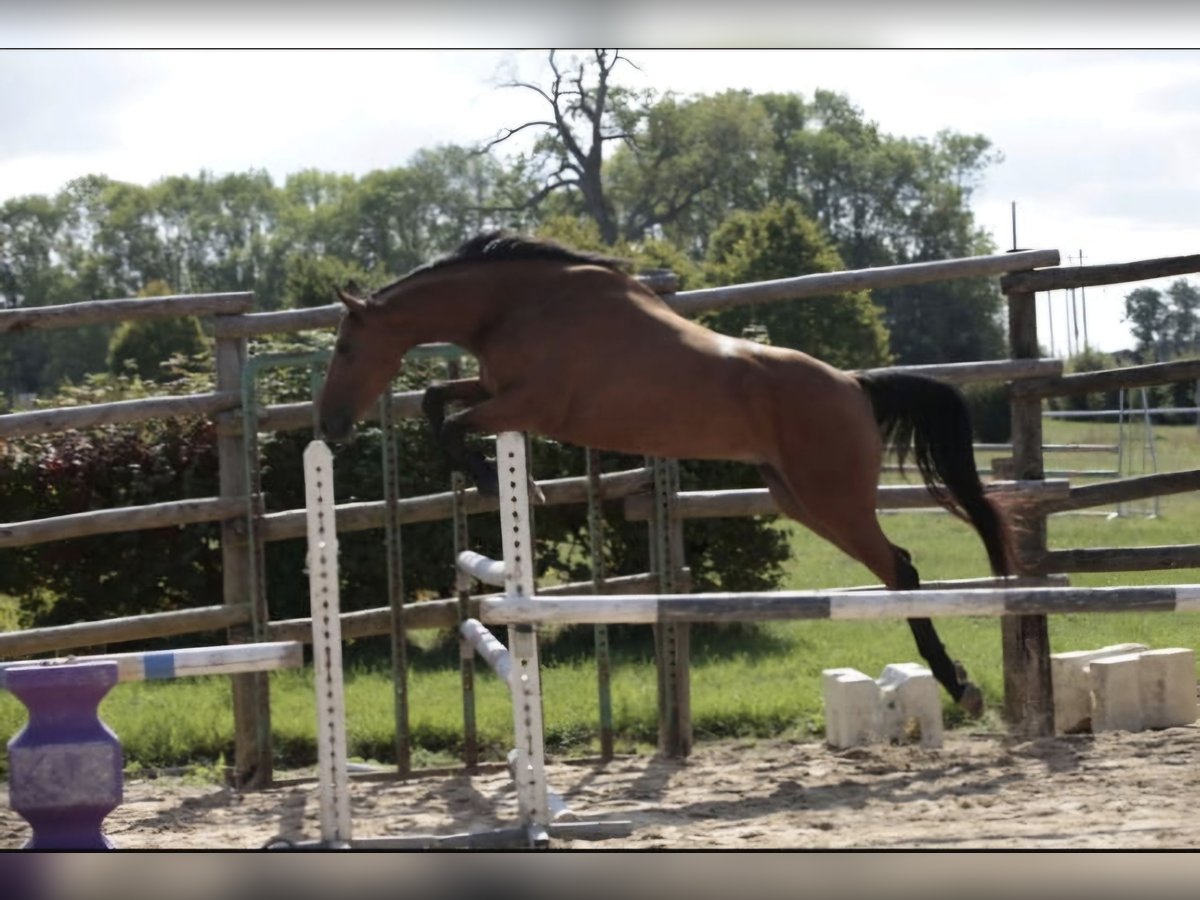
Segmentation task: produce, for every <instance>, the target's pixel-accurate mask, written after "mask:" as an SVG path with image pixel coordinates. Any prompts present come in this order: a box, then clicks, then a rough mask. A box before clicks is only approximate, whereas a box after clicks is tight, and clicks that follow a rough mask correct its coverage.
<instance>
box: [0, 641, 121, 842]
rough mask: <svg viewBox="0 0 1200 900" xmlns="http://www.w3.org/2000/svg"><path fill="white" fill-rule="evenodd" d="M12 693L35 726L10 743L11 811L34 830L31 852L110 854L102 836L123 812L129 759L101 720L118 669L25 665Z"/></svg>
mask: <svg viewBox="0 0 1200 900" xmlns="http://www.w3.org/2000/svg"><path fill="white" fill-rule="evenodd" d="M4 681H5V685H4V686H5V687H7V688H8V690H10V691H12V693H13V694H14V695H15V696H16V697H17V699H18V700H20V701H21V702H22V703H24V704H25V707H26V709H28V710H29V721H28V722H27V723H26V725H25V727H24V728H22V729H21V730H20V731H19V732H17V734H16V736H15V737H13V738H12V740H10V741H9V742H8V793H9V804H10V805H11V806H12V808H13V809H14V810H15V811H16V812H18V813H20V814H21V815H22V816H24V818H25V820H26V821H27V822H29V824H30V825H32V826H33V837H32V838H31V839H30V840H29V842H28V843H26V844H25V849H26V850H111V849H112V847H113V845H112V842H111V841H109V839H108V838H106V837H105V836H104V834H103V832H102V831H101V830H100V826H101V823H102V822H103V821H104V817H105V816H107V815H108V814H109V813H110V812H112V811H113V810H114V809H116V808H117V807H118V806H120V805H121V800H122V796H123V788H124V781H123V775H122V767H123V764H124V754H123V753H122V751H121V743H120V741H118V740H117V736H116V735H115V734H114V733H113V731H112V729H110V728H109V727H108V726H107V725H105V724H104V723H103V722H102V721H100V712H99V706H100V701H101V700H103V699H104V695H105V694H107V693H108V691H109V689H111V688H112V686H113V685H114V684H116V683H117V664H116V663H115V662H96V663H66V664H52V665H30V666H18V667H14V668H11V669H8V670H7V671H6V672H5V673H4Z"/></svg>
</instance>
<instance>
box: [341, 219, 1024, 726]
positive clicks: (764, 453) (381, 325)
mask: <svg viewBox="0 0 1200 900" xmlns="http://www.w3.org/2000/svg"><path fill="white" fill-rule="evenodd" d="M338 297H339V299H340V300H341V302H342V303H343V304H344V305H345V310H344V311H343V315H342V320H341V323H340V325H339V327H338V332H337V341H336V343H335V345H334V353H333V357H332V359H331V360H330V364H329V369H328V372H327V374H326V377H325V382H324V385H323V387H322V389H321V393H320V397H319V400H318V412H319V420H320V429H321V433H322V434H323V435H324V436H325V437H326V438H327V439H329V440H331V441H339V440H344V439H346V438H347V437H348V436H349V435H350V434H351V432H352V430H353V426H354V423H355V422H356V420H358V419H360V418H362V416H363V415H364V414H365V413H366V412H367V410H368V409H369V408H370V407H371V405H372V404H373V403H374V402H375V400H376V399H377V398H378V397H379V396H380V395H381V394H382V393H383V391H384V390H386V389H387V387H388V385H389V384H390V383H391V380H392V378H393V377H394V376H395V375H396V374H397V373H398V372H399V370H400V366H401V362H402V360H403V358H404V355H405V353H406V352H407V351H408V350H409V349H410V348H412V347H414V346H416V345H418V344H424V343H432V342H442V341H445V342H449V343H453V344H456V345H458V346H459V347H461V348H462V349H464V350H466V351H468V352H470V353H471V354H473V355H474V356H475V357H476V359H477V360H478V361H479V371H480V376H479V378H475V379H462V380H456V381H448V382H443V383H440V384H435V385H433V386H431V387H430V388H429V389H428V391H427V392H426V394H425V397H424V403H423V409H424V411H425V414H426V416H427V418H428V420H429V423H430V425H431V427H432V429H433V431H434V434H435V436H436V438H437V440H438V442H439V445H440V446H441V448H442V449H443V450H444V452H445V454H446V457H447V459H448V461H449V463H450V465H451V467H452V468H454V469H457V470H460V471H464V472H468V473H469V474H470V475H471V476H472V477H473V478H474V480H475V482H476V484H477V485H478V486H479V488H480V490H481V491H485V492H493V493H494V492H495V491H496V490H497V481H496V474H495V469H494V466H493V465H491V464H489V463H487V462H486V461H485V460H484V458H483V456H482V454H480V453H478V452H474V451H469V450H468V448H467V445H466V442H465V437H466V435H467V434H468V433H470V432H478V433H483V434H494V433H497V432H500V431H525V432H533V433H535V434H539V435H543V436H545V437H548V438H552V439H554V440H558V441H563V442H565V443H570V444H575V445H576V446H582V447H593V448H596V449H599V450H608V451H613V452H619V453H628V454H642V455H646V456H653V457H668V458H677V459H678V458H683V459H714V460H733V461H740V462H745V463H750V464H753V465H755V466H757V467H758V471H759V472H760V473H761V475H762V479H763V481H764V482H765V483H766V486H767V488H768V490H769V491H770V493H771V496H772V497H773V498H774V499H775V502H776V503H777V504H778V505H779V508H780V509H781V510H782V511H783V512H784V513H785V514H787V515H788V516H790V517H791V518H793V519H795V520H796V521H798V522H800V523H801V524H803V525H805V526H806V527H808V528H809V529H811V530H812V531H814V532H815V533H816V534H818V535H820V536H821V537H823V538H825V539H826V540H828V541H829V542H830V543H832V544H833V545H834V546H836V547H837V548H839V549H840V550H842V551H843V552H844V553H846V554H848V555H849V556H850V557H852V558H853V559H855V560H858V561H859V562H861V563H862V564H863V565H864V566H866V567H867V568H868V569H869V570H870V571H871V572H873V573H874V574H875V575H876V577H878V578H879V579H880V580H881V581H882V582H883V583H884V584H885V585H886V586H887V587H888V589H890V590H901V591H911V590H917V589H919V588H920V586H921V582H920V577H919V575H918V574H917V570H916V568H915V567H914V566H913V564H912V559H911V557H910V555H909V553H908V551H906V550H904V549H903V548H901V547H897V546H894V545H893V544H891V543H890V542H889V541H888V539H887V537H886V536H885V535H884V533H883V531H882V529H881V528H880V526H879V521H878V519H877V518H876V494H877V490H878V483H879V473H880V470H881V461H882V455H883V450H884V446H885V444H888V443H891V444H892V445H893V446H894V447H895V448H896V450H897V453H898V455H899V457H900V460H901V462H903V460H904V458H905V457H906V456H907V454H908V453H909V452H912V454H913V456H914V458H915V462H916V464H917V468H918V470H919V471H920V473H921V476H922V479H923V481H924V482H925V485H926V487H927V488H928V489H929V491H930V493H931V494H932V495H933V496H934V497H935V498H936V500H937V501H938V502H939V503H941V504H942V505H943V506H944V507H946V508H947V509H948V510H950V511H951V512H953V513H955V514H956V515H957V516H958V517H959V518H961V519H963V520H964V521H967V522H969V523H970V524H971V525H973V526H974V528H975V530H976V531H977V532H978V533H979V536H980V538H981V539H982V540H983V543H984V546H985V547H986V549H987V555H988V559H989V561H990V563H991V568H992V570H993V572H994V573H995V574H997V575H1006V574H1008V573H1009V571H1010V565H1011V558H1012V557H1011V543H1010V531H1009V527H1008V525H1007V522H1006V516H1005V514H1004V511H1003V509H1002V508H1001V507H1000V506H999V505H997V504H996V502H995V501H994V500H993V499H992V498H989V497H987V496H985V494H984V491H983V485H982V484H981V483H980V480H979V476H978V474H977V472H976V469H975V460H974V456H973V453H972V448H971V442H972V436H971V424H970V418H969V414H968V411H967V407H966V405H965V403H964V401H963V398H962V395H961V394H960V393H959V392H958V391H957V390H956V389H955V388H953V387H951V386H949V385H947V384H944V383H942V382H939V381H936V380H934V379H932V378H927V377H922V376H917V375H911V374H904V373H894V372H886V373H875V374H864V373H857V374H856V373H851V372H845V371H842V370H840V369H836V368H834V367H833V366H830V365H828V364H826V363H824V362H822V361H821V360H819V359H815V358H814V357H812V356H809V355H807V354H805V353H801V352H799V351H796V350H791V349H787V348H784V347H775V346H769V345H765V344H761V343H757V342H753V341H748V340H742V339H739V338H733V337H728V336H726V335H723V334H718V333H717V332H714V331H711V330H709V329H708V328H705V327H703V326H702V325H700V324H698V323H696V322H694V321H692V320H690V319H686V318H684V317H683V316H681V315H679V314H678V313H676V312H674V311H673V310H672V309H671V308H670V307H669V306H668V305H667V303H666V302H665V301H664V300H663V299H662V298H661V297H659V296H658V295H657V294H655V293H654V292H653V291H651V290H650V289H649V288H647V287H645V286H644V285H642V284H641V283H640V282H639V281H638V280H637V279H636V278H634V277H632V276H631V275H629V274H627V273H626V272H625V271H624V270H623V264H622V263H621V262H620V261H618V260H614V259H610V258H608V257H604V256H599V255H595V254H590V253H583V252H578V251H575V250H572V249H569V248H567V247H563V246H560V245H558V244H556V243H553V242H548V241H540V240H534V239H531V238H527V237H523V236H517V235H506V234H502V233H500V232H489V233H484V234H480V235H479V236H477V237H475V238H473V239H471V240H468V241H466V242H465V243H463V244H462V245H461V246H460V247H459V248H458V249H457V250H455V251H454V252H452V253H451V254H449V255H448V256H445V257H442V258H441V259H438V260H436V261H434V262H432V263H429V264H426V265H424V266H421V267H420V268H417V269H415V270H413V271H412V272H410V273H409V274H408V275H406V276H404V277H403V278H401V279H399V280H398V281H395V282H393V283H392V284H389V285H387V286H386V287H383V288H381V289H380V290H378V291H376V292H374V294H372V295H371V296H370V297H369V298H361V297H358V296H354V295H352V294H350V293H347V292H346V291H341V290H339V291H338ZM450 403H454V404H459V405H463V406H464V407H465V408H463V409H461V410H460V411H457V412H454V413H453V414H451V415H446V407H447V404H450ZM909 625H910V626H911V628H912V632H913V635H914V637H915V639H916V644H917V649H918V651H919V652H920V654H921V656H922V657H924V659H925V660H926V661H927V662H928V663H929V666H930V669H931V671H932V672H933V674H934V676H935V677H936V678H937V680H938V681H939V682H940V683H941V684H942V686H943V687H944V688H945V690H946V691H947V693H949V695H950V696H951V697H952V698H953V699H954V700H955V701H956V702H957V703H959V704H960V705H961V706H962V707H963V708H964V709H965V710H967V711H968V712H969V713H971V714H973V715H978V714H979V713H980V712H981V711H982V705H983V697H982V694H981V692H980V691H979V689H978V687H977V686H975V685H974V684H972V683H971V682H969V681H967V680H966V672H965V670H964V669H963V668H962V667H961V666H960V665H959V664H958V663H956V662H954V661H952V660H951V659H950V658H949V656H948V655H947V653H946V649H945V647H944V646H943V645H942V642H941V640H940V638H939V637H938V635H937V632H936V631H935V630H934V628H933V624H932V622H931V621H930V620H929V619H909Z"/></svg>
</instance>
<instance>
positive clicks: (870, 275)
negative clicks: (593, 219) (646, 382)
mask: <svg viewBox="0 0 1200 900" xmlns="http://www.w3.org/2000/svg"><path fill="white" fill-rule="evenodd" d="M1059 260H1060V257H1059V254H1058V251H1057V250H1023V251H1020V252H1017V253H1000V254H996V255H993V256H972V257H967V258H965V259H944V260H938V261H936V262H920V263H908V264H906V265H900V266H879V267H877V268H871V269H853V270H851V271H847V272H820V273H817V274H814V275H799V276H797V277H795V278H779V279H775V280H772V281H758V282H753V283H750V284H736V285H730V286H729V287H717V288H704V289H702V290H697V291H682V292H680V293H678V294H674V295H672V296H669V297H666V298H664V299H666V301H667V303H668V304H670V306H671V307H672V308H673V309H674V310H675V311H676V312H678V313H681V314H683V315H685V316H686V315H695V314H697V313H702V312H711V311H713V310H718V309H731V308H733V307H736V306H751V305H753V304H755V303H771V302H775V301H778V300H801V299H804V298H806V297H824V296H829V295H830V294H840V293H843V292H845V291H861V290H872V289H878V288H890V287H901V286H903V285H911V284H929V283H930V282H934V281H948V280H950V279H953V278H981V277H988V276H993V275H1001V274H1003V273H1005V272H1017V271H1020V270H1022V269H1035V268H1038V267H1039V266H1057V265H1058V264H1059Z"/></svg>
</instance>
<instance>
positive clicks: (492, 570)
mask: <svg viewBox="0 0 1200 900" xmlns="http://www.w3.org/2000/svg"><path fill="white" fill-rule="evenodd" d="M455 563H456V564H457V566H458V570H459V571H460V572H465V573H466V574H468V575H470V576H471V577H472V578H474V579H476V580H478V581H482V582H483V583H484V584H490V585H493V586H495V587H503V586H504V579H505V572H506V570H505V566H504V561H503V560H499V559H492V558H490V557H487V556H484V555H483V554H482V553H476V552H475V551H474V550H464V551H462V553H460V554H458V559H457V560H455Z"/></svg>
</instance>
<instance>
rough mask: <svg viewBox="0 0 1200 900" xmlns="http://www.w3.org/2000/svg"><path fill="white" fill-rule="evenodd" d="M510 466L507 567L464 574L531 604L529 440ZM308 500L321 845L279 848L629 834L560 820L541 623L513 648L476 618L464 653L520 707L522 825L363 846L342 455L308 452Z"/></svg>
mask: <svg viewBox="0 0 1200 900" xmlns="http://www.w3.org/2000/svg"><path fill="white" fill-rule="evenodd" d="M497 456H498V464H499V467H500V475H501V478H500V488H501V494H500V515H501V522H502V527H501V534H502V537H503V548H504V560H503V561H501V560H493V559H488V558H487V557H485V556H482V555H480V554H478V553H472V552H470V551H465V552H463V553H462V554H460V556H459V559H458V560H457V565H458V568H459V571H460V573H463V574H464V575H470V576H472V577H475V578H477V579H478V580H480V581H483V582H485V583H487V584H492V585H498V586H502V587H504V589H505V598H504V599H505V601H506V602H509V603H513V604H518V605H519V604H523V603H527V602H528V601H529V599H530V597H531V596H532V595H533V591H534V580H533V576H534V565H533V563H534V561H533V540H532V537H531V529H530V527H529V496H528V491H529V485H528V483H527V478H526V467H525V438H524V436H523V435H521V434H502V435H500V437H499V439H498V440H497ZM304 460H305V487H306V490H305V494H306V497H307V500H308V510H307V514H308V541H309V549H308V565H309V577H310V587H311V590H312V603H313V611H312V612H313V656H314V659H315V660H317V667H316V668H317V671H316V681H317V701H318V703H317V705H318V762H319V765H318V774H319V780H320V786H321V787H320V798H321V823H322V824H321V839H320V840H317V841H291V840H275V841H272V842H270V843H269V844H268V845H267V847H268V848H273V849H303V848H340V849H396V850H401V849H435V848H467V849H470V848H479V849H487V848H523V847H535V848H544V847H547V846H548V845H549V841H550V839H551V838H564V839H574V840H601V839H603V838H608V837H619V836H624V835H628V834H629V833H630V832H631V831H632V823H630V822H628V821H612V822H577V821H571V822H562V821H555V820H556V819H557V818H558V817H560V816H562V815H563V814H565V813H567V812H568V810H567V809H566V807H565V804H564V803H563V801H562V798H561V797H559V796H558V795H557V794H555V793H553V792H552V791H549V790H548V789H547V787H546V773H545V755H544V751H543V731H542V693H541V673H540V671H539V665H538V655H537V634H536V631H535V629H534V626H533V625H532V624H520V625H516V626H514V627H512V628H510V629H509V643H510V645H511V650H510V649H508V648H505V647H504V645H503V644H501V643H500V641H499V640H497V639H496V638H495V636H494V635H492V633H491V632H490V631H488V630H487V629H486V628H485V627H484V626H483V625H482V624H480V623H479V622H478V621H476V620H474V619H469V620H467V621H466V622H464V623H463V625H462V628H461V638H462V640H463V643H464V647H465V648H467V650H468V652H470V648H473V649H474V651H476V652H478V653H479V654H480V655H481V656H482V657H483V659H484V660H485V661H486V662H487V663H488V665H489V666H490V667H491V668H492V670H493V671H494V672H495V673H496V674H497V676H498V677H500V678H501V679H502V680H503V681H504V683H505V684H506V685H507V687H508V689H509V693H510V695H511V697H512V702H513V726H514V736H515V743H516V747H515V749H514V750H513V751H512V752H511V753H510V754H509V757H508V766H509V771H510V772H511V773H512V776H513V782H514V784H515V786H516V793H517V807H518V817H519V824H517V825H515V826H513V827H510V828H499V829H490V830H486V831H478V832H464V833H459V834H447V835H434V834H417V835H402V836H388V837H377V838H358V839H356V838H353V837H352V835H351V822H350V804H349V798H350V780H349V774H348V771H347V766H346V749H345V748H346V732H345V707H344V699H343V689H342V678H341V668H342V666H341V633H340V628H339V627H338V624H337V623H338V621H339V603H338V593H337V581H338V572H337V532H336V528H335V527H334V515H335V508H334V492H333V468H332V456H331V454H330V452H329V448H328V446H327V445H326V444H325V443H324V442H322V441H313V442H312V443H311V444H310V445H309V447H308V449H307V450H306V451H305V454H304Z"/></svg>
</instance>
